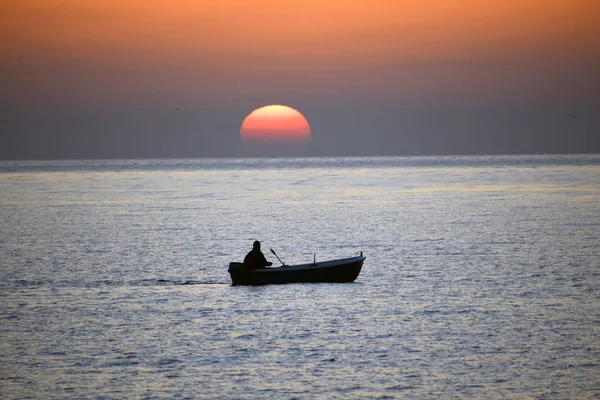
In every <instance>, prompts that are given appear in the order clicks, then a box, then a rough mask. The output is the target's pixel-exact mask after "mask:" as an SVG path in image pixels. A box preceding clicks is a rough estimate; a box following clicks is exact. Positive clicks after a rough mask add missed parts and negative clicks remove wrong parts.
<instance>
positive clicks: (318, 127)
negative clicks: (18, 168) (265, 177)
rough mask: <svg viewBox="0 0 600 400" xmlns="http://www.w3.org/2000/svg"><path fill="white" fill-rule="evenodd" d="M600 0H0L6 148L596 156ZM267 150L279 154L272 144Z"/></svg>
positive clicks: (78, 152)
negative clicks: (279, 121) (300, 140)
mask: <svg viewBox="0 0 600 400" xmlns="http://www.w3.org/2000/svg"><path fill="white" fill-rule="evenodd" d="M598 49H600V1H598V0H486V1H479V0H418V1H417V0H314V1H313V0H298V1H293V0H279V1H276V0H128V1H123V0H95V1H94V0H85V1H83V0H3V2H2V6H1V10H0V106H1V107H0V110H1V111H0V129H1V133H0V134H1V137H0V159H22V158H42V159H47V158H96V157H103V158H110V157H120V158H130V157H204V156H239V155H248V149H245V148H244V147H243V145H242V142H241V141H240V137H239V128H240V125H241V123H242V121H243V120H244V118H245V117H246V115H248V114H249V113H250V112H251V111H252V110H254V109H256V108H258V107H261V106H263V105H267V104H285V105H289V106H291V107H294V108H296V109H298V110H299V111H300V112H302V113H303V114H304V115H305V116H306V118H307V119H308V121H309V122H310V124H311V127H312V134H313V140H312V142H311V144H310V147H309V149H308V150H306V154H307V155H395V154H397V155H411V154H419V155H422V154H481V153H484V154H498V153H500V154H504V153H570V152H580V153H582V152H600V50H598ZM274 155H276V154H274Z"/></svg>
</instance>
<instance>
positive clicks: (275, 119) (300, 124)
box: [240, 105, 312, 144]
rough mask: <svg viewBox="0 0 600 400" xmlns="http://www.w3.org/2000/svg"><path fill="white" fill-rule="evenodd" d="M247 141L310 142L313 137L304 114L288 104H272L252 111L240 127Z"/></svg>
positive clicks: (241, 136)
mask: <svg viewBox="0 0 600 400" xmlns="http://www.w3.org/2000/svg"><path fill="white" fill-rule="evenodd" d="M240 138H241V139H242V141H243V142H245V143H262V142H264V143H298V144H300V143H308V142H310V140H311V138H312V134H311V130H310V125H309V124H308V121H307V120H306V118H304V115H302V114H301V113H300V112H299V111H297V110H294V109H293V108H291V107H288V106H282V105H270V106H264V107H261V108H258V109H256V110H254V111H252V112H251V113H250V114H249V115H248V116H247V117H246V119H244V122H243V123H242V127H241V128H240Z"/></svg>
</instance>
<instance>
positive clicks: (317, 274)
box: [229, 251, 366, 285]
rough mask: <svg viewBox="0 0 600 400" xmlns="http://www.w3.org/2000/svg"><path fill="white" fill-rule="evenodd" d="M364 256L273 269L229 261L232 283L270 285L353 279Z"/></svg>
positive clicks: (352, 280)
mask: <svg viewBox="0 0 600 400" xmlns="http://www.w3.org/2000/svg"><path fill="white" fill-rule="evenodd" d="M365 258H366V257H364V256H363V254H362V251H361V252H360V256H356V257H350V258H341V259H338V260H329V261H319V262H313V263H311V264H299V265H282V266H281V267H276V268H265V269H254V270H251V269H248V268H247V267H245V266H244V264H243V263H239V262H232V263H229V274H230V275H231V281H232V283H233V284H234V285H270V284H281V283H308V282H310V283H313V282H315V283H316V282H332V283H341V282H354V280H355V279H356V278H357V277H358V274H360V270H361V268H362V265H363V261H364V260H365Z"/></svg>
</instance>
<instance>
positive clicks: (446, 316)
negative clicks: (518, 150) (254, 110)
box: [0, 154, 600, 400]
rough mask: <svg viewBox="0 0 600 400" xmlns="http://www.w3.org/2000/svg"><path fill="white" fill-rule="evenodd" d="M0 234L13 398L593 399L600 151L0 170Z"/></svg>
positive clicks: (1, 361) (28, 165)
mask: <svg viewBox="0 0 600 400" xmlns="http://www.w3.org/2000/svg"><path fill="white" fill-rule="evenodd" d="M0 228H1V230H0V262H1V268H0V321H1V322H0V398H2V399H5V400H8V399H397V398H422V399H446V398H469V399H470V398H478V399H483V398H485V399H494V398H497V399H507V398H508V399H512V398H514V399H566V398H583V399H596V398H600V155H599V154H589V155H523V156H447V157H433V156H432V157H347V158H344V157H338V158H327V157H321V158H248V159H243V158H222V159H178V160H70V161H10V162H9V161H1V162H0ZM254 240H260V241H261V243H262V248H263V251H264V252H265V255H266V257H267V259H269V260H270V261H272V262H273V263H274V266H277V265H280V261H279V260H278V259H277V258H275V256H274V255H273V254H271V253H270V252H269V249H271V248H273V249H274V250H275V251H276V253H277V255H278V256H279V258H280V259H281V261H282V262H285V263H286V264H301V263H307V262H312V261H313V259H316V260H317V261H319V260H321V261H324V260H329V259H336V258H345V257H351V256H354V255H357V254H359V252H363V254H364V255H365V256H366V260H365V263H364V265H363V269H362V272H361V274H360V275H359V277H358V278H357V280H356V281H355V282H354V283H340V284H328V283H322V284H287V285H266V286H233V285H232V284H231V280H230V277H229V274H228V272H227V267H228V264H229V263H230V262H232V261H242V260H243V258H244V256H245V254H246V253H247V252H248V251H249V250H250V249H251V248H252V243H253V241H254Z"/></svg>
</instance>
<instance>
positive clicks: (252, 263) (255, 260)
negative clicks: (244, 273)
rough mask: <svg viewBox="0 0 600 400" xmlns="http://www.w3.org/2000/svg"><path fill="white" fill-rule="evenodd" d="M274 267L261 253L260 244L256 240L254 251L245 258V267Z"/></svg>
mask: <svg viewBox="0 0 600 400" xmlns="http://www.w3.org/2000/svg"><path fill="white" fill-rule="evenodd" d="M271 265H273V263H272V262H268V261H267V259H266V258H265V255H264V254H263V253H262V251H260V242H259V241H258V240H256V241H255V242H254V245H253V246H252V250H250V252H249V253H248V254H246V257H245V258H244V266H245V267H246V268H248V269H263V268H265V267H269V266H271Z"/></svg>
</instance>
